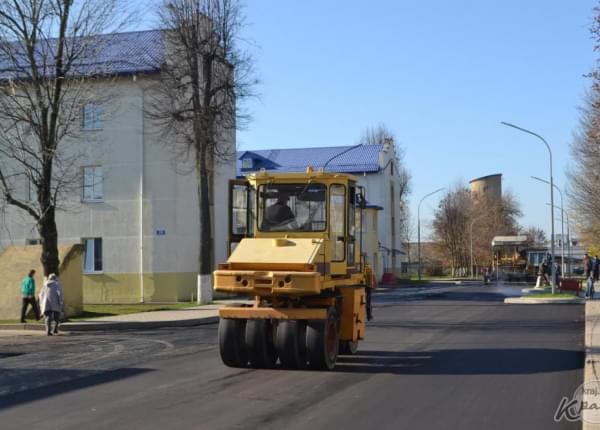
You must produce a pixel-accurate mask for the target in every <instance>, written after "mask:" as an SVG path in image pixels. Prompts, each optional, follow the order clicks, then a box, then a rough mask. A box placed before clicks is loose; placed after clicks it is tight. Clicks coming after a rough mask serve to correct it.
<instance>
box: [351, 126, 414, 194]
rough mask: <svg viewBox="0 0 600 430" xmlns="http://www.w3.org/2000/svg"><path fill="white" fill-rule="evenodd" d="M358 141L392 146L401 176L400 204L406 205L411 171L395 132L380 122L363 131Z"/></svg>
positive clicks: (365, 143)
mask: <svg viewBox="0 0 600 430" xmlns="http://www.w3.org/2000/svg"><path fill="white" fill-rule="evenodd" d="M358 143H360V144H361V145H385V144H388V145H391V146H392V148H393V150H394V154H395V161H396V163H395V166H394V168H395V169H396V174H397V175H398V177H399V178H400V190H399V192H400V194H399V195H400V204H401V205H406V203H407V198H408V194H409V193H410V173H409V171H408V170H407V168H406V166H405V164H404V152H405V151H404V148H403V147H402V145H401V144H400V142H398V139H396V136H395V135H394V133H393V132H392V131H391V130H390V129H389V128H388V127H387V126H386V125H385V124H379V125H378V126H376V127H367V128H366V129H365V130H364V131H363V134H362V136H361V137H360V139H359V141H358ZM386 167H387V166H386Z"/></svg>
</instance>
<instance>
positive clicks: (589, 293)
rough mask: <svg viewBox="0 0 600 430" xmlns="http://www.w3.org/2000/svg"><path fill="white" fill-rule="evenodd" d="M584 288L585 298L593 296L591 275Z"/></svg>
mask: <svg viewBox="0 0 600 430" xmlns="http://www.w3.org/2000/svg"><path fill="white" fill-rule="evenodd" d="M586 287H587V288H586V290H585V298H586V299H587V298H590V299H593V298H594V279H593V277H592V276H589V277H588V278H587V281H586Z"/></svg>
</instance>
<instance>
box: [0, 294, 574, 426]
mask: <svg viewBox="0 0 600 430" xmlns="http://www.w3.org/2000/svg"><path fill="white" fill-rule="evenodd" d="M516 291H517V289H515V288H512V289H511V288H507V287H496V286H469V287H455V288H452V289H450V290H449V291H448V290H447V289H446V290H443V289H440V290H432V293H431V294H430V295H429V296H422V297H420V298H417V297H414V296H413V297H406V296H404V297H403V296H402V295H401V292H400V291H399V290H388V291H383V292H380V293H378V294H377V295H376V299H375V307H376V309H375V320H374V321H372V322H371V323H370V324H369V326H368V331H367V337H368V339H367V340H366V341H364V342H362V343H361V345H360V348H359V353H358V354H357V355H356V356H352V357H349V356H344V357H340V359H339V361H338V365H337V367H336V369H335V370H334V371H332V372H314V371H287V370H281V369H275V370H239V369H230V368H227V367H224V366H223V365H222V364H221V362H220V359H219V356H218V349H217V346H216V335H217V326H216V325H207V326H199V327H193V328H180V329H160V330H155V331H134V332H133V331H132V332H120V333H85V334H77V335H69V336H66V335H65V336H58V337H51V338H47V337H42V336H36V337H23V336H21V337H0V428H1V429H2V430H9V429H24V428H35V429H36V430H38V429H62V430H66V429H77V430H81V429H86V430H92V429H121V428H126V429H138V428H139V429H147V430H150V429H174V428H176V429H255V428H260V429H271V428H272V429H290V430H291V429H306V428H311V429H332V428H340V429H342V428H343V429H361V430H364V429H378V430H379V429H454V428H456V429H506V428H511V429H549V428H581V423H577V422H576V423H569V422H566V421H561V422H559V423H555V422H554V421H553V416H554V413H555V410H556V408H557V406H558V404H559V402H560V400H561V398H562V397H563V396H564V397H570V396H571V395H572V393H573V391H574V390H575V389H576V388H577V386H578V385H579V384H581V382H582V380H583V370H582V366H583V360H584V355H583V318H584V315H583V307H582V306H580V305H535V306H526V305H505V304H504V303H503V302H502V299H503V298H504V296H505V295H511V294H514V293H515V292H516Z"/></svg>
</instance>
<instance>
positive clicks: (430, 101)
mask: <svg viewBox="0 0 600 430" xmlns="http://www.w3.org/2000/svg"><path fill="white" fill-rule="evenodd" d="M596 3H597V1H592V0H577V1H564V0H527V1H523V0H473V1H468V0H453V1H447V0H401V1H392V0H390V1H387V0H385V1H384V0H378V1H372V2H365V1H364V0H363V1H354V0H329V1H322V0H320V1H317V0H305V1H302V2H299V1H292V0H277V1H275V0H270V1H267V0H253V1H248V2H246V9H245V13H246V16H247V20H248V26H247V28H246V29H245V30H244V37H245V38H246V39H247V40H248V41H250V42H251V43H248V44H246V45H244V46H245V48H246V49H248V50H250V52H252V53H253V55H254V57H255V61H256V71H257V74H258V77H259V78H260V80H261V84H260V85H259V86H258V87H257V90H258V92H259V93H260V95H261V97H260V99H259V100H251V101H249V102H248V105H247V107H248V108H249V110H250V111H251V113H252V114H253V120H252V122H251V123H250V124H249V126H248V127H247V129H245V130H243V131H240V132H239V133H238V137H237V142H238V146H239V148H240V149H242V150H251V149H268V148H292V147H311V146H326V145H327V146H330V145H351V144H354V143H356V142H357V140H358V138H359V137H360V135H361V133H362V132H363V130H364V129H365V128H366V127H369V126H376V125H378V124H385V125H386V126H387V127H388V128H389V129H391V130H392V131H393V132H394V133H395V135H396V137H397V140H398V141H399V142H400V143H401V145H402V147H403V148H404V149H405V152H406V155H405V159H404V161H405V164H406V167H407V168H408V170H409V171H410V173H411V175H412V183H411V187H412V193H411V195H410V198H409V199H410V207H411V214H412V216H413V219H414V220H415V219H416V213H417V204H418V202H419V200H420V199H421V197H422V196H424V195H425V194H427V193H429V192H431V191H433V190H435V189H437V188H440V187H452V186H453V185H455V184H457V183H458V182H461V181H462V182H463V183H465V184H466V183H468V181H469V180H471V179H474V178H477V177H480V176H484V175H488V174H494V173H502V174H503V189H504V190H510V191H512V192H513V193H514V194H515V195H516V197H517V199H518V201H519V202H520V204H521V208H522V211H523V216H522V218H521V219H520V220H519V221H520V223H521V225H523V226H524V227H527V226H530V225H533V226H538V227H541V228H543V229H545V230H546V232H548V233H549V231H550V213H549V207H548V206H547V205H546V203H547V202H549V200H550V198H549V194H550V193H549V188H548V186H547V185H545V184H542V183H539V182H537V181H534V180H532V179H530V176H532V175H533V176H538V177H541V178H549V160H548V152H547V150H546V148H545V146H544V145H543V144H542V142H540V141H538V140H537V139H535V138H534V137H532V136H528V135H526V134H523V133H521V132H518V131H516V130H513V129H510V128H507V127H504V126H502V125H500V121H507V122H512V123H514V124H517V125H520V126H522V127H524V128H527V129H530V130H533V131H535V132H537V133H539V134H540V135H542V136H543V137H544V138H545V139H546V140H547V141H548V142H549V144H550V146H551V148H552V152H553V158H554V164H553V167H554V181H555V183H556V184H557V185H558V186H559V187H561V188H564V187H565V185H566V176H565V173H566V171H567V170H568V169H569V166H570V164H571V162H570V155H569V144H570V143H571V141H572V140H573V133H574V132H575V131H576V130H577V127H578V121H579V108H580V106H581V105H582V101H583V98H584V96H585V94H586V90H587V88H588V87H589V85H590V82H589V79H587V78H585V76H584V75H585V74H586V73H588V72H589V71H590V70H591V69H592V67H593V66H594V65H595V62H596V58H597V57H598V55H597V54H596V53H595V52H594V50H593V40H592V39H591V36H590V33H589V27H590V24H591V23H592V19H593V15H594V12H593V8H594V6H595V5H596ZM439 196H441V193H440V194H439V195H436V196H432V197H430V198H428V199H427V200H425V201H424V202H423V205H422V206H421V223H422V225H424V226H427V225H428V224H429V223H430V222H431V218H432V216H433V211H434V209H435V207H436V205H437V203H438V200H439ZM565 197H566V196H565ZM556 204H558V205H559V204H560V198H559V196H558V195H557V196H556ZM566 206H567V202H565V207H566ZM556 217H557V218H559V214H558V213H557V214H556ZM415 222H416V220H415ZM555 228H556V231H557V233H560V220H559V221H558V222H557V223H556V225H555ZM422 233H423V235H424V236H425V237H426V236H427V228H424V232H422Z"/></svg>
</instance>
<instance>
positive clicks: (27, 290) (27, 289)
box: [21, 269, 41, 323]
mask: <svg viewBox="0 0 600 430" xmlns="http://www.w3.org/2000/svg"><path fill="white" fill-rule="evenodd" d="M34 275H35V270H33V269H31V270H30V271H29V273H28V274H27V276H25V277H24V278H23V280H22V281H21V300H22V303H21V322H22V323H25V322H27V321H26V320H25V315H26V314H27V307H28V306H29V305H31V308H32V309H33V314H34V316H35V319H36V321H37V320H39V319H40V318H41V317H40V310H39V308H38V304H37V301H36V300H35V279H34V278H33V276H34Z"/></svg>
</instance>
